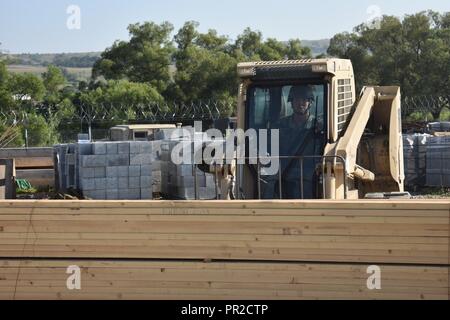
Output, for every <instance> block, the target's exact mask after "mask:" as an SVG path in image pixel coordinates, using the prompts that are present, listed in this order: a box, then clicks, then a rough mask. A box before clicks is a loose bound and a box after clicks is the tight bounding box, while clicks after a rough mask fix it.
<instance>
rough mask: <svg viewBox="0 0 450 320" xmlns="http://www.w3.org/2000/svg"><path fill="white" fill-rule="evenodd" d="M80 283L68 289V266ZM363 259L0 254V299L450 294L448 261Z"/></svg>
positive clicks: (445, 297) (419, 296) (413, 296)
mask: <svg viewBox="0 0 450 320" xmlns="http://www.w3.org/2000/svg"><path fill="white" fill-rule="evenodd" d="M74 265H75V266H78V267H79V268H80V271H81V273H80V274H81V278H80V280H81V289H80V290H69V289H68V288H67V285H66V282H67V279H68V277H69V276H70V274H68V273H67V268H68V267H69V266H74ZM367 267H368V265H350V264H311V263H308V264H301V263H264V262H259V263H249V262H221V263H218V262H213V263H200V262H174V261H172V262H170V261H101V260H99V261H80V260H67V261H63V260H22V261H14V260H2V259H0V299H417V300H423V299H442V300H448V299H449V278H448V275H449V268H448V267H436V266H433V267H425V266H389V265H380V270H381V274H380V275H381V289H380V290H369V289H368V288H367V279H368V277H369V276H370V274H368V273H367Z"/></svg>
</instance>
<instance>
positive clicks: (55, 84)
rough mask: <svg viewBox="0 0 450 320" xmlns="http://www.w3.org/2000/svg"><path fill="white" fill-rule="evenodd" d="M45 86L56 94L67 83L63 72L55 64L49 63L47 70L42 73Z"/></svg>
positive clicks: (48, 90)
mask: <svg viewBox="0 0 450 320" xmlns="http://www.w3.org/2000/svg"><path fill="white" fill-rule="evenodd" d="M42 79H43V82H44V86H45V88H46V90H47V93H49V94H56V93H57V92H58V91H59V90H61V89H62V88H63V86H64V84H65V83H66V79H65V78H64V75H63V72H62V71H61V69H60V68H58V67H55V66H54V65H49V66H48V67H47V71H46V72H44V73H43V74H42Z"/></svg>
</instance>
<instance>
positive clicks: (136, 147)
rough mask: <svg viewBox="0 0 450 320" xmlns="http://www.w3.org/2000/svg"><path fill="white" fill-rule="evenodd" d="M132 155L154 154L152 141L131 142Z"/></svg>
mask: <svg viewBox="0 0 450 320" xmlns="http://www.w3.org/2000/svg"><path fill="white" fill-rule="evenodd" d="M130 153H131V154H137V153H152V143H151V142H150V141H131V142H130Z"/></svg>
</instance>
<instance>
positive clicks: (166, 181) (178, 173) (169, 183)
mask: <svg viewBox="0 0 450 320" xmlns="http://www.w3.org/2000/svg"><path fill="white" fill-rule="evenodd" d="M178 143H185V144H186V145H187V146H188V147H187V149H186V150H190V151H188V152H189V155H188V156H187V157H186V158H185V159H188V158H190V163H188V164H175V163H174V162H173V159H172V157H171V156H172V151H173V149H174V148H175V146H177V145H178ZM193 148H194V141H193V140H164V141H162V142H161V178H162V179H161V181H162V184H161V193H162V194H163V195H165V196H166V197H167V198H171V199H182V200H193V199H196V198H197V199H201V200H211V199H215V198H216V183H215V179H214V175H213V174H211V173H205V172H203V171H202V170H200V169H199V168H198V167H197V165H194V164H192V163H193V159H194V156H195V154H196V153H197V152H201V151H202V146H201V145H199V146H197V150H194V149H193ZM180 156H183V154H182V153H181V154H180ZM196 185H197V187H196ZM196 192H197V196H196Z"/></svg>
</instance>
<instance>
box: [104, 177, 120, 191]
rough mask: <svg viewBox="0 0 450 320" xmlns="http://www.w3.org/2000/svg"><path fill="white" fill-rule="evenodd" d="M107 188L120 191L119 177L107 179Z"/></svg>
mask: <svg viewBox="0 0 450 320" xmlns="http://www.w3.org/2000/svg"><path fill="white" fill-rule="evenodd" d="M105 188H111V189H118V188H119V178H118V177H108V178H106V186H105Z"/></svg>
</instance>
